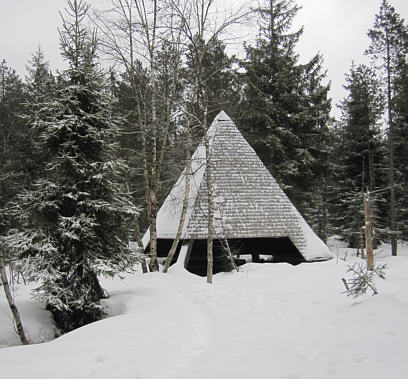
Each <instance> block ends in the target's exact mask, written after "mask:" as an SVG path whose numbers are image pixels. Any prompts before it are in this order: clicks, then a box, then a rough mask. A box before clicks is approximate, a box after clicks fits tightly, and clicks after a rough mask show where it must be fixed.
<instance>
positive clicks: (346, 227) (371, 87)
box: [334, 65, 384, 246]
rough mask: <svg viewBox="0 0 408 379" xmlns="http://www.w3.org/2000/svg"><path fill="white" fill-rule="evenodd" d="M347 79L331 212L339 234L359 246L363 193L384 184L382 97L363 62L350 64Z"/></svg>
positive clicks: (371, 72) (362, 214) (373, 73)
mask: <svg viewBox="0 0 408 379" xmlns="http://www.w3.org/2000/svg"><path fill="white" fill-rule="evenodd" d="M346 82H347V84H346V85H345V88H346V89H347V90H348V92H349V94H348V96H347V97H346V98H345V99H344V100H343V102H342V104H341V109H342V112H343V115H342V116H343V117H342V118H343V119H342V122H341V127H340V129H339V131H338V133H339V139H340V143H339V145H338V147H337V149H335V155H336V157H337V167H336V170H335V179H336V181H337V188H336V190H335V192H336V194H335V196H334V198H335V200H334V213H335V214H336V220H335V224H336V226H337V227H338V231H339V234H340V235H341V236H342V237H343V238H345V239H347V241H348V242H349V244H350V245H351V246H358V243H359V233H360V229H361V227H362V226H363V225H364V210H363V193H364V192H366V191H367V190H369V191H374V190H376V189H378V188H383V185H384V180H382V178H383V176H384V175H383V171H382V166H383V145H382V137H381V130H380V128H379V123H380V120H381V116H382V113H383V110H384V97H383V95H382V93H381V91H380V90H379V85H380V84H379V79H378V77H377V76H376V74H375V72H374V70H372V69H371V68H369V67H367V66H365V65H359V66H354V65H353V66H352V67H351V69H350V72H349V74H347V75H346ZM377 226H378V225H377Z"/></svg>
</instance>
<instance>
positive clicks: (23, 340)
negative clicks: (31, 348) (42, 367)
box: [0, 246, 29, 345]
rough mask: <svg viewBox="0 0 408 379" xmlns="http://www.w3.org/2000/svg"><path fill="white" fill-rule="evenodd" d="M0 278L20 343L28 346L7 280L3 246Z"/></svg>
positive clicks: (0, 255)
mask: <svg viewBox="0 0 408 379" xmlns="http://www.w3.org/2000/svg"><path fill="white" fill-rule="evenodd" d="M0 277H1V283H2V285H3V290H4V293H5V295H6V299H7V302H8V305H9V307H10V310H11V313H12V314H13V320H14V323H15V325H16V329H17V333H18V336H19V337H20V341H21V343H22V344H23V345H28V344H29V341H28V338H27V336H26V334H25V331H24V327H23V322H22V321H21V317H20V313H19V311H18V308H17V306H16V303H15V302H14V298H13V294H12V293H11V289H10V284H9V281H8V278H7V271H6V265H5V262H4V254H3V249H2V247H1V246H0Z"/></svg>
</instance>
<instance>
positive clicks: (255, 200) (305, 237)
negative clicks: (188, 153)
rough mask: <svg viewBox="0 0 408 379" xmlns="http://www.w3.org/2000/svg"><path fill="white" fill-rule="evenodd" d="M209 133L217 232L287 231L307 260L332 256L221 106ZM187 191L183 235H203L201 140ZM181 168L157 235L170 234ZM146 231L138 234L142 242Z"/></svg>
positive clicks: (178, 204) (178, 205)
mask: <svg viewBox="0 0 408 379" xmlns="http://www.w3.org/2000/svg"><path fill="white" fill-rule="evenodd" d="M207 134H208V135H209V137H210V155H211V158H210V159H211V175H212V180H213V184H214V185H213V193H214V209H215V210H214V227H215V232H216V234H217V236H218V237H219V238H256V237H263V238H277V237H289V238H290V240H291V241H292V242H293V244H294V245H295V246H296V247H297V249H298V250H299V252H300V253H301V254H302V255H303V256H304V258H305V259H306V260H319V259H328V258H331V256H332V255H331V253H330V250H329V249H328V247H327V246H326V245H325V244H324V243H323V242H322V241H321V240H320V238H319V237H318V236H317V235H316V234H315V233H314V232H313V230H312V229H311V228H310V226H309V225H308V224H307V223H306V221H305V220H304V219H303V217H302V216H301V215H300V213H299V212H298V211H297V209H296V208H295V207H294V205H293V204H292V203H291V201H290V200H289V198H288V197H287V196H286V194H285V193H284V192H283V190H282V189H281V188H280V186H279V184H278V183H277V182H276V180H275V179H274V178H273V176H272V175H271V173H270V172H269V171H268V170H267V168H266V167H265V166H264V165H263V163H262V162H261V160H260V159H259V157H258V156H257V155H256V153H255V151H254V150H253V149H252V147H251V146H250V145H249V144H248V142H247V141H246V140H245V138H244V137H243V136H242V134H241V133H240V132H239V130H238V128H237V127H236V125H235V124H234V122H233V121H232V120H231V118H230V117H229V116H228V115H227V114H226V113H225V112H224V111H221V112H220V113H219V114H218V115H217V117H216V118H215V119H214V121H213V123H212V124H211V126H210V128H209V129H208V132H207ZM191 172H192V176H191V177H190V194H189V202H188V208H187V214H186V219H185V223H184V228H183V232H182V236H181V238H182V239H205V238H207V214H208V207H207V185H206V177H207V170H206V165H205V148H204V142H202V143H201V144H200V145H199V146H198V148H197V150H196V151H195V152H194V154H193V157H192V171H191ZM184 188H185V170H184V171H183V173H182V174H181V176H180V178H179V179H178V181H177V183H176V184H175V186H174V187H173V189H172V190H171V192H170V194H169V195H168V197H167V198H166V200H165V201H164V203H163V205H162V207H161V208H160V210H159V213H158V217H157V238H166V239H167V238H169V239H174V238H175V236H176V233H177V228H178V224H179V219H180V215H181V210H182V205H183V198H184ZM148 240H149V231H147V232H146V234H145V236H144V237H143V243H144V245H145V246H146V245H147V243H148Z"/></svg>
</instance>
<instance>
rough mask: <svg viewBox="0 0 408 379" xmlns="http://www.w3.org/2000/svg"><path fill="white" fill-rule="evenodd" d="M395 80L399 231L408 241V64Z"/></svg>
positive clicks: (407, 63) (403, 65)
mask: <svg viewBox="0 0 408 379" xmlns="http://www.w3.org/2000/svg"><path fill="white" fill-rule="evenodd" d="M401 66H402V67H401V69H400V72H399V75H398V77H397V78H396V80H395V96H394V101H393V103H394V122H395V130H394V134H395V169H396V183H397V184H396V197H397V204H398V224H399V226H398V229H399V231H400V237H401V238H402V239H403V240H407V239H408V191H407V188H408V62H405V63H404V64H402V63H401Z"/></svg>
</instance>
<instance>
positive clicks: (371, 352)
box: [0, 242, 408, 379]
mask: <svg viewBox="0 0 408 379" xmlns="http://www.w3.org/2000/svg"><path fill="white" fill-rule="evenodd" d="M331 248H332V251H333V252H334V253H335V254H336V255H338V257H336V258H335V259H333V260H331V261H328V262H322V263H308V264H301V265H299V266H290V265H288V264H263V265H262V264H254V263H249V264H246V265H245V266H243V267H241V270H240V272H235V273H230V274H217V275H215V277H214V284H213V285H208V284H206V282H205V278H201V277H197V276H194V275H191V274H189V273H188V272H186V271H184V270H180V269H177V268H174V267H173V268H172V269H171V270H170V272H169V274H162V273H152V274H146V275H142V274H140V273H137V274H134V275H130V276H127V277H126V278H125V279H124V280H122V281H121V280H119V279H117V280H106V281H104V283H103V284H104V287H105V288H106V289H107V290H108V291H109V292H110V294H111V297H110V298H109V299H108V300H106V301H105V305H106V306H107V308H108V309H109V312H110V315H111V316H112V317H109V318H107V319H105V320H102V321H99V322H96V323H93V324H91V325H88V326H86V327H83V328H80V329H78V330H76V331H74V332H72V333H68V334H66V335H64V336H63V337H60V338H58V339H56V340H54V341H51V342H47V343H39V344H35V345H30V346H14V347H5V346H7V345H15V344H17V343H18V339H17V337H16V335H15V332H14V331H13V328H12V323H11V316H10V314H9V311H8V308H7V304H6V302H5V299H4V294H3V293H1V295H0V345H2V346H3V347H4V348H2V349H0V373H1V374H0V377H1V378H14V379H19V378H21V379H23V378H24V379H26V378H30V379H44V378H51V379H60V378H70V379H71V378H95V379H104V378H110V379H111V378H120V379H128V378H129V379H130V378H131V379H142V378H143V379H145V378H146V379H147V378H151V379H173V378H174V379H176V378H177V379H204V378H205V379H208V378H214V379H226V378H231V379H241V378H242V379H248V378H251V377H252V378H257V379H262V378H268V379H270V378H274V379H279V378H282V379H300V378H310V379H326V378H339V379H344V378H348V379H354V378H356V379H362V378H363V379H364V378H370V379H376V378H378V379H384V378H387V377H390V378H393V379H403V378H404V379H405V378H407V377H408V360H407V357H406V355H407V351H408V322H407V320H408V246H404V247H400V254H401V255H400V256H398V257H389V248H388V247H382V248H381V249H380V250H378V251H377V256H376V259H377V260H376V261H377V263H387V265H388V269H387V271H386V276H387V279H386V280H382V279H378V280H377V282H376V284H377V288H378V290H379V294H378V295H376V296H371V295H370V294H367V295H366V296H363V297H360V298H357V299H352V298H350V297H346V296H345V295H344V294H343V293H342V292H343V291H344V287H343V283H342V281H341V278H343V277H345V272H346V267H347V264H350V263H352V262H353V261H355V258H354V257H353V255H355V250H352V249H349V251H348V253H347V257H346V261H344V260H343V258H344V257H345V254H346V251H347V249H345V248H344V247H342V246H341V245H339V244H338V243H335V242H333V243H332V244H331ZM15 295H16V299H17V303H18V305H19V307H20V310H21V313H22V316H23V322H24V324H25V327H26V329H27V330H28V334H29V336H30V338H31V339H32V340H33V341H34V342H42V341H46V340H49V339H51V338H52V335H53V333H54V329H53V324H52V322H51V319H50V316H49V314H48V312H47V311H45V310H43V309H41V306H39V305H38V304H36V303H34V302H33V301H32V300H30V298H29V288H27V287H23V286H21V287H17V288H16V293H15Z"/></svg>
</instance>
